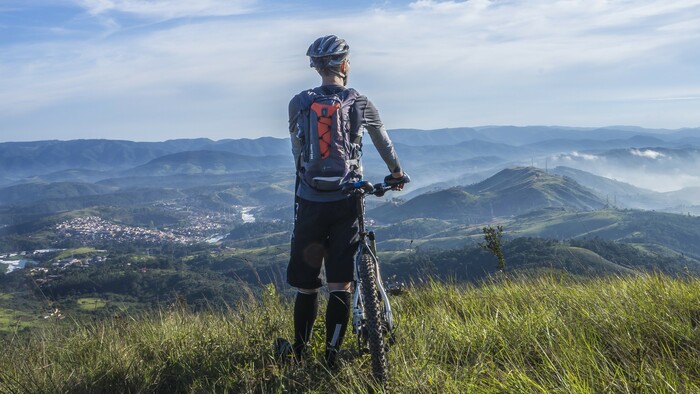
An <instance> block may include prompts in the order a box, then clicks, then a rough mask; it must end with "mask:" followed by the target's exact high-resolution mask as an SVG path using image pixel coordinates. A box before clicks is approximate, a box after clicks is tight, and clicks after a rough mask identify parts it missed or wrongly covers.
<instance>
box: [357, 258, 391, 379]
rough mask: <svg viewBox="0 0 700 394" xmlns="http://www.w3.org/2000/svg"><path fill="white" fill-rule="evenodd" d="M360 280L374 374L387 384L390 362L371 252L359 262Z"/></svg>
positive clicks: (375, 377)
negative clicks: (387, 356)
mask: <svg viewBox="0 0 700 394" xmlns="http://www.w3.org/2000/svg"><path fill="white" fill-rule="evenodd" d="M359 271H360V272H359V280H360V286H361V289H362V301H363V304H364V308H365V322H366V327H367V339H368V341H367V342H368V343H367V344H368V346H369V353H370V356H371V360H372V376H373V377H374V379H375V380H376V381H377V382H378V383H381V385H382V386H386V381H387V378H388V374H389V373H388V364H387V359H386V348H385V346H384V332H383V327H384V324H383V318H382V310H381V305H380V301H379V296H378V291H377V284H376V282H375V272H376V271H375V260H374V257H373V256H372V255H371V254H369V253H363V254H362V256H361V259H360V264H359Z"/></svg>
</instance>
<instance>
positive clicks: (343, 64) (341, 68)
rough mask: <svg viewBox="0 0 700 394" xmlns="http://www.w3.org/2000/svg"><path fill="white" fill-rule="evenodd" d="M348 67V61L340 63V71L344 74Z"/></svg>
mask: <svg viewBox="0 0 700 394" xmlns="http://www.w3.org/2000/svg"><path fill="white" fill-rule="evenodd" d="M347 68H348V61H347V60H346V61H344V62H342V63H341V64H340V72H341V73H343V74H345V70H347Z"/></svg>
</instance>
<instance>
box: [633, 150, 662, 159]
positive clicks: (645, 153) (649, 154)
mask: <svg viewBox="0 0 700 394" xmlns="http://www.w3.org/2000/svg"><path fill="white" fill-rule="evenodd" d="M630 153H631V154H632V155H634V156H639V157H646V158H648V159H653V160H656V159H658V158H661V157H666V155H664V154H663V153H661V152H657V151H655V150H652V149H644V150H639V149H636V148H633V149H630Z"/></svg>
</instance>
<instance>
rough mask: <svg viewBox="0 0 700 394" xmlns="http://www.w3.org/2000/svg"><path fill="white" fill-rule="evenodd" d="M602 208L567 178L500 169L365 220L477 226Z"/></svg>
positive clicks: (535, 171)
mask: <svg viewBox="0 0 700 394" xmlns="http://www.w3.org/2000/svg"><path fill="white" fill-rule="evenodd" d="M605 205H606V204H605V201H604V200H603V199H601V198H600V197H599V196H597V195H596V194H595V193H594V192H593V191H591V190H590V189H587V188H585V187H583V186H581V185H579V184H578V183H576V182H575V181H574V180H573V179H571V178H567V177H561V176H557V175H550V174H547V173H546V172H544V171H542V170H540V169H537V168H533V167H518V168H508V169H505V170H502V171H500V172H498V173H497V174H495V175H493V176H492V177H490V178H488V179H486V180H484V181H482V182H479V183H477V184H474V185H470V186H463V187H453V188H449V189H446V190H439V191H435V192H429V193H425V194H422V195H419V196H417V197H415V198H413V199H411V200H409V201H407V202H406V203H404V204H399V205H394V206H388V207H387V206H383V207H380V208H377V209H374V210H372V211H371V212H370V213H369V216H372V217H376V218H378V219H380V220H382V221H387V222H396V221H400V220H405V219H408V218H418V217H423V218H434V219H442V220H452V221H458V222H463V223H481V222H485V221H489V220H491V219H493V218H495V217H503V216H514V215H521V214H524V213H527V212H530V211H533V210H538V209H543V208H569V209H575V210H583V211H585V210H593V209H600V208H603V207H604V206H605Z"/></svg>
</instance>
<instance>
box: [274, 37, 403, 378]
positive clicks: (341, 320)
mask: <svg viewBox="0 0 700 394" xmlns="http://www.w3.org/2000/svg"><path fill="white" fill-rule="evenodd" d="M349 49H350V47H349V46H348V44H347V43H346V42H345V40H343V39H341V38H338V37H336V36H334V35H329V36H324V37H320V38H318V39H317V40H315V41H314V42H313V43H312V44H311V46H310V47H309V49H308V51H307V53H306V54H307V56H309V59H310V65H311V67H312V68H314V69H316V71H317V72H318V73H319V75H320V76H321V86H319V87H316V88H314V89H310V90H308V91H304V92H302V93H300V94H298V95H296V96H294V97H293V98H292V100H291V101H290V103H289V132H290V134H291V139H292V153H293V155H294V159H295V162H296V169H297V188H296V196H295V221H294V231H293V234H292V242H291V254H290V259H289V265H288V267H287V282H288V283H289V284H290V285H291V286H293V287H295V288H296V289H297V290H298V291H297V294H296V299H295V302H294V344H293V345H290V344H289V342H287V341H286V340H283V339H278V341H277V342H276V347H277V349H276V350H277V352H278V356H284V355H285V354H290V355H293V357H294V358H295V359H296V360H301V359H302V358H303V356H304V350H305V347H306V345H307V343H308V342H309V339H310V338H311V331H312V327H313V324H314V321H315V320H316V316H317V314H318V293H319V290H320V288H321V287H322V280H321V267H322V265H323V266H324V267H325V273H326V282H327V285H328V290H329V292H330V296H329V300H328V306H327V309H326V316H325V320H326V350H325V361H326V365H327V366H328V368H329V369H335V368H336V367H337V352H338V349H339V348H340V346H341V344H342V342H343V338H344V336H345V331H346V328H347V325H348V319H349V316H350V308H351V301H352V300H351V293H350V290H351V289H350V287H351V286H350V285H351V282H352V280H353V259H354V255H355V253H356V252H357V248H358V242H359V230H358V214H359V213H358V212H357V207H356V203H355V200H354V199H353V198H351V197H349V196H347V195H345V194H343V193H342V191H341V190H340V189H339V188H338V190H330V191H328V190H324V191H321V190H317V189H316V188H315V187H314V186H312V185H310V184H309V183H308V182H306V181H305V180H304V179H303V177H300V175H299V172H300V170H301V168H300V167H301V161H302V151H303V148H304V146H303V144H304V141H303V140H302V138H300V136H299V128H300V126H299V125H300V123H299V121H300V117H301V114H302V110H305V109H306V110H308V107H305V106H307V105H308V103H307V101H308V100H305V99H304V97H303V96H308V95H309V94H310V93H309V92H312V93H316V94H321V95H332V94H339V95H343V93H344V91H346V89H348V88H346V85H347V80H348V72H349V68H350V65H349V61H348V53H349ZM345 93H347V92H345ZM305 103H306V104H305ZM348 121H349V129H350V132H349V134H350V135H351V136H359V137H361V136H362V131H363V130H366V131H367V132H368V133H369V135H370V137H371V138H372V142H373V143H374V146H375V147H376V148H377V150H378V152H379V154H380V156H381V157H382V159H383V160H384V162H385V163H386V165H387V167H388V169H389V172H390V175H387V177H386V178H385V182H387V183H389V184H391V185H392V186H394V188H395V189H399V190H400V189H401V188H402V187H403V183H404V173H403V171H402V169H401V165H400V164H399V159H398V156H397V155H396V152H395V151H394V147H393V144H392V142H391V140H390V139H389V136H388V135H387V132H386V129H385V127H384V124H383V123H382V121H381V119H380V118H379V114H378V112H377V109H376V108H375V107H374V105H373V104H372V103H371V102H370V101H369V100H368V99H367V97H365V96H362V95H357V96H356V98H355V100H354V103H352V105H351V107H350V109H349V120H348ZM354 142H355V143H357V144H358V145H359V144H360V141H359V138H358V140H357V141H354ZM357 159H358V161H359V155H358V157H357ZM361 176H362V167H361V165H360V164H359V162H358V163H357V166H356V167H355V168H354V172H353V174H352V178H353V180H357V179H360V178H361Z"/></svg>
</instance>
